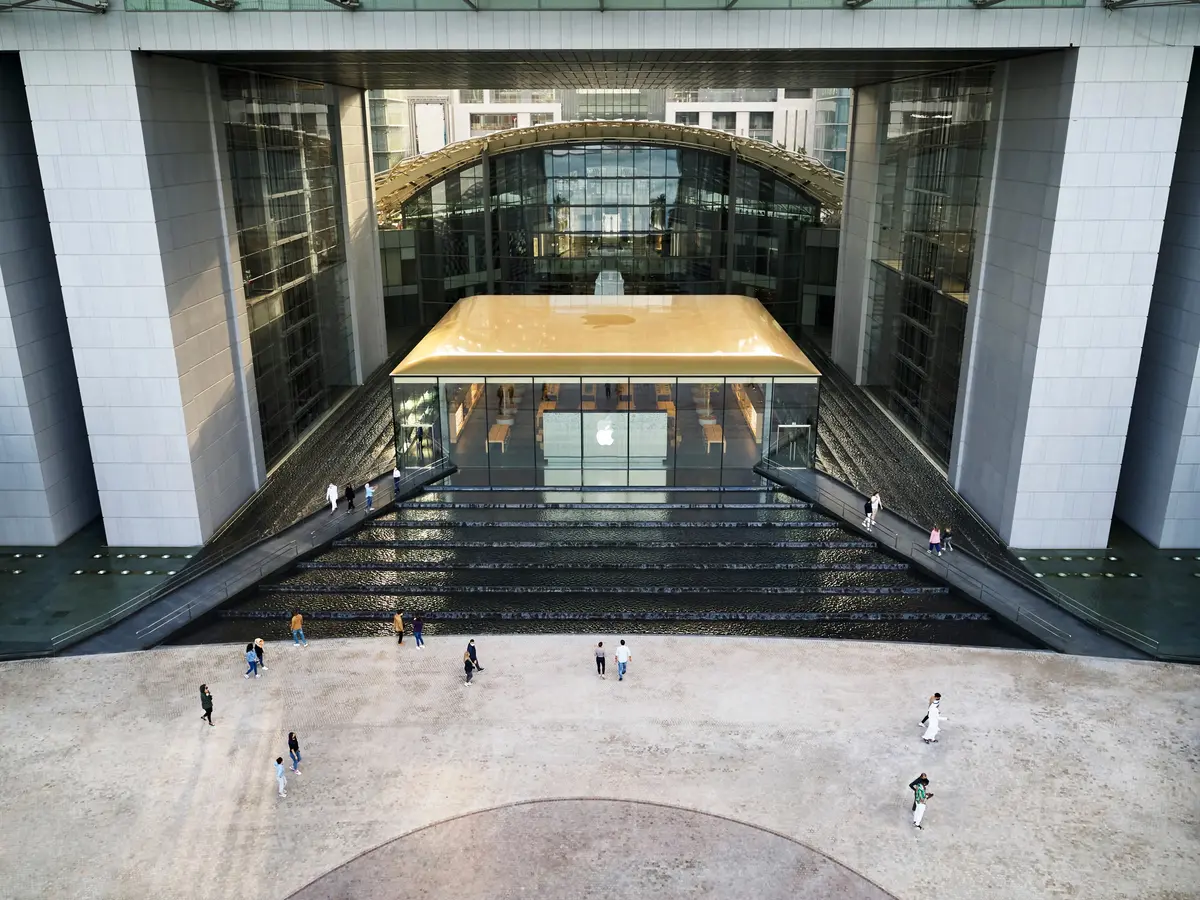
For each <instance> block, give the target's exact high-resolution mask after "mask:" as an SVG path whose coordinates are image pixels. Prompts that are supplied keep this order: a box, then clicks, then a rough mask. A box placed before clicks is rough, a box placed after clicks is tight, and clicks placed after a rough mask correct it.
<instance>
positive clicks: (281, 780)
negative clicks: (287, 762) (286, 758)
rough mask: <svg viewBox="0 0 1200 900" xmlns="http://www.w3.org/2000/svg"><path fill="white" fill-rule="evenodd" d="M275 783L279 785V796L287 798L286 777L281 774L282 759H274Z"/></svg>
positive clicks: (278, 757) (280, 757) (279, 757)
mask: <svg viewBox="0 0 1200 900" xmlns="http://www.w3.org/2000/svg"><path fill="white" fill-rule="evenodd" d="M275 783H276V784H278V785H279V796H280V797H286V796H287V775H285V774H284V772H283V757H282V756H277V757H276V758H275Z"/></svg>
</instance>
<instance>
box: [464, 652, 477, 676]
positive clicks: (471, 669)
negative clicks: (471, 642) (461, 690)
mask: <svg viewBox="0 0 1200 900" xmlns="http://www.w3.org/2000/svg"><path fill="white" fill-rule="evenodd" d="M463 671H464V672H466V673H467V684H470V683H471V676H472V675H474V674H475V665H474V663H473V662H472V661H471V652H470V651H469V650H468V651H465V652H464V653H463Z"/></svg>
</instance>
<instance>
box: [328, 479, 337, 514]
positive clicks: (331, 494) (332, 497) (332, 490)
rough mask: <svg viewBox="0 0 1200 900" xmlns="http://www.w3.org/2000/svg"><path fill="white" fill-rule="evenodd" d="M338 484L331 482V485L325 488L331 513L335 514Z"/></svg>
mask: <svg viewBox="0 0 1200 900" xmlns="http://www.w3.org/2000/svg"><path fill="white" fill-rule="evenodd" d="M337 498H338V489H337V485H336V484H333V483H330V485H329V487H327V488H325V499H326V500H328V501H329V514H330V515H333V514H334V513H335V512H337Z"/></svg>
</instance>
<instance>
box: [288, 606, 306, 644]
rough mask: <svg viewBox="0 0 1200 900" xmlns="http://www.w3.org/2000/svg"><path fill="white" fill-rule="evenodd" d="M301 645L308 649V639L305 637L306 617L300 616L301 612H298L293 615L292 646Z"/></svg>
mask: <svg viewBox="0 0 1200 900" xmlns="http://www.w3.org/2000/svg"><path fill="white" fill-rule="evenodd" d="M300 644H303V645H304V646H305V647H307V646H308V638H306V637H305V636H304V616H302V615H300V610H296V611H295V612H293V613H292V646H293V647H296V646H298V645H300Z"/></svg>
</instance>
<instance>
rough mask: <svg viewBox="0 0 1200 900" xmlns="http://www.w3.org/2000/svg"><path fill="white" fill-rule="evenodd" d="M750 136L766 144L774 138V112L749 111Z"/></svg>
mask: <svg viewBox="0 0 1200 900" xmlns="http://www.w3.org/2000/svg"><path fill="white" fill-rule="evenodd" d="M750 137H752V138H753V139H754V140H756V141H766V142H767V143H768V144H769V143H770V142H771V141H773V140H774V139H775V114H774V113H769V112H752V113H750Z"/></svg>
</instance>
